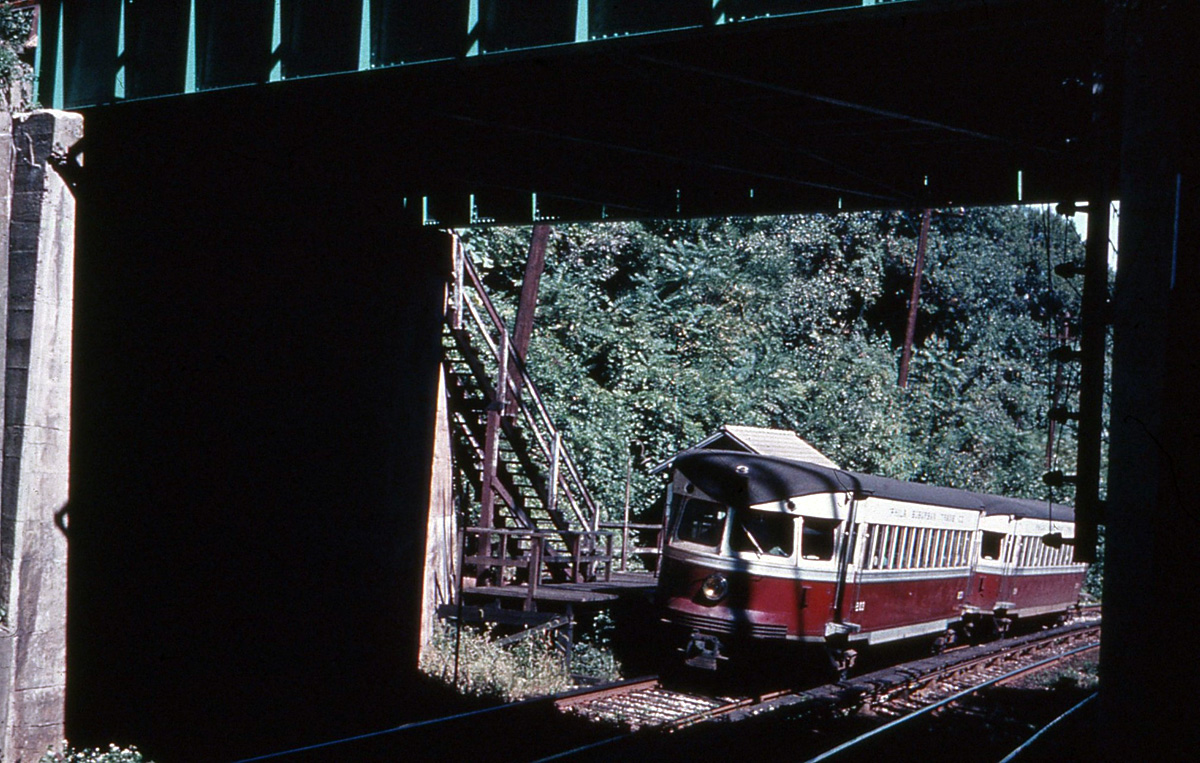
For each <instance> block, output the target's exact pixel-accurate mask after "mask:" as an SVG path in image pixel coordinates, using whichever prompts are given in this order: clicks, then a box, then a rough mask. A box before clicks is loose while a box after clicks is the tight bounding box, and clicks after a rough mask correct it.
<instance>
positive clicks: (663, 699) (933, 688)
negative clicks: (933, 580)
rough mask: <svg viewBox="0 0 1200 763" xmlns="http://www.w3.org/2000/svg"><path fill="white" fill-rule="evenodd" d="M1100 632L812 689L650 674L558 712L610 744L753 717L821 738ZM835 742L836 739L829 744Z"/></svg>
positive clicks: (966, 651) (1009, 644)
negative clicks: (716, 686) (699, 688)
mask: <svg viewBox="0 0 1200 763" xmlns="http://www.w3.org/2000/svg"><path fill="white" fill-rule="evenodd" d="M1098 638H1099V624H1098V621H1097V619H1096V618H1089V617H1086V616H1085V617H1081V618H1078V619H1077V621H1076V622H1074V623H1073V624H1070V625H1067V626H1063V627H1060V628H1055V629H1051V630H1047V631H1042V632H1038V633H1033V634H1028V635H1025V636H1020V637H1016V638H1012V639H1007V640H1004V641H997V642H991V643H987V644H982V645H977V646H970V647H962V648H959V649H955V650H952V651H949V652H946V653H944V654H942V655H939V656H937V657H930V658H926V659H923V660H918V661H916V662H910V663H905V664H902V665H897V666H894V667H889V668H885V669H882V670H878V671H875V672H872V673H867V674H863V675H859V676H855V677H853V678H850V679H848V680H844V681H840V682H838V683H835V684H828V685H825V686H818V687H814V688H810V689H806V690H795V691H794V690H779V691H773V692H768V693H760V694H756V695H754V696H705V695H703V694H699V693H695V692H691V691H682V690H679V689H675V688H671V687H669V686H664V685H663V684H662V682H660V681H659V680H658V679H657V678H654V677H649V678H643V679H638V680H636V681H628V682H625V683H622V684H616V685H610V686H605V687H599V688H597V689H591V690H583V691H579V692H575V693H573V694H571V695H566V696H562V697H559V698H556V699H555V707H556V708H557V710H558V711H559V712H560V713H565V714H570V715H572V716H577V717H580V718H586V719H588V720H591V721H594V722H596V723H598V724H606V725H608V726H610V727H613V728H614V731H616V732H618V733H616V734H614V736H613V737H612V739H611V740H607V741H611V742H616V741H623V742H626V743H628V740H629V739H635V738H637V737H644V736H645V734H646V732H651V733H653V732H658V733H657V734H656V736H659V737H661V736H663V735H666V734H672V733H673V732H676V731H680V730H682V729H685V728H687V727H691V726H699V725H702V724H708V725H711V722H713V721H726V722H734V721H743V720H749V719H759V720H763V721H765V720H767V719H771V720H781V721H786V722H787V723H788V725H789V726H791V727H793V728H794V727H795V724H796V723H797V722H800V723H802V724H803V726H804V728H805V731H806V732H807V733H808V734H809V735H810V736H812V737H814V739H813V741H814V742H815V741H816V739H815V738H816V737H821V736H825V735H826V734H825V731H826V730H827V729H829V728H832V727H833V726H836V725H837V724H838V723H839V721H841V720H843V719H846V718H847V717H854V718H855V719H856V722H857V723H858V724H859V725H863V724H866V725H870V726H874V727H878V726H879V725H880V724H883V723H886V722H890V721H894V720H895V719H900V718H902V717H905V716H908V715H911V714H914V713H920V712H922V711H923V709H925V708H932V707H933V706H935V705H938V704H939V703H945V704H947V705H949V704H951V702H952V701H953V698H954V697H955V696H956V695H963V696H966V695H967V694H969V693H970V692H971V691H973V690H974V689H975V688H977V687H980V686H984V685H990V684H991V685H994V684H996V683H1001V682H1003V681H1006V680H1011V679H1012V678H1013V677H1014V675H1015V674H1016V672H1018V671H1028V670H1031V669H1034V668H1035V666H1036V667H1046V666H1047V665H1048V664H1049V663H1050V662H1051V661H1053V660H1054V659H1057V658H1058V657H1059V656H1062V655H1066V654H1071V653H1075V652H1077V651H1079V650H1080V649H1086V648H1092V647H1094V646H1096V645H1098ZM938 709H939V711H940V708H938ZM651 730H653V731H651ZM621 732H623V733H621ZM634 732H638V733H636V734H635V733H634ZM833 736H837V734H836V733H833V734H832V735H831V736H830V738H831V739H832V737H833ZM843 736H844V732H843ZM832 745H833V742H832V741H830V742H829V743H827V744H826V746H827V747H829V746H832ZM817 752H819V750H817ZM814 754H815V753H814ZM562 757H563V758H568V759H569V758H570V757H571V756H570V755H569V754H564V755H563V756H562ZM556 759H559V758H558V757H556Z"/></svg>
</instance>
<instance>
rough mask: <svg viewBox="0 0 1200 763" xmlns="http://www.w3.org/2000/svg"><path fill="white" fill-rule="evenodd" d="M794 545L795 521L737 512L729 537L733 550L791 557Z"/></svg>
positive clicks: (777, 515) (763, 513)
mask: <svg viewBox="0 0 1200 763" xmlns="http://www.w3.org/2000/svg"><path fill="white" fill-rule="evenodd" d="M795 543H796V518H795V517H793V516H792V515H790V514H781V513H777V512H766V511H738V513H737V515H736V516H735V519H734V526H733V529H732V530H731V532H730V534H729V547H730V548H732V549H733V550H734V551H741V552H754V553H756V554H759V555H764V554H765V555H766V556H783V557H787V556H791V555H792V549H793V546H794V545H795Z"/></svg>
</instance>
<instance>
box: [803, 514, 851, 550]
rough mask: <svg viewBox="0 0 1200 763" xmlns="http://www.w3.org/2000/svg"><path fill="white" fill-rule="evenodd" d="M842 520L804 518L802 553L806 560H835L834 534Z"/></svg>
mask: <svg viewBox="0 0 1200 763" xmlns="http://www.w3.org/2000/svg"><path fill="white" fill-rule="evenodd" d="M839 524H841V520H837V519H817V518H816V517H804V533H803V539H802V540H801V541H800V553H801V554H802V555H803V556H804V558H805V559H817V560H821V561H828V560H830V559H832V558H833V549H834V533H835V532H836V531H837V527H838V525H839Z"/></svg>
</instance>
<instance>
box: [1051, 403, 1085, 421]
mask: <svg viewBox="0 0 1200 763" xmlns="http://www.w3.org/2000/svg"><path fill="white" fill-rule="evenodd" d="M1046 418H1048V419H1050V420H1051V421H1057V422H1058V423H1059V424H1066V423H1067V422H1068V421H1078V420H1079V414H1078V413H1076V412H1075V411H1071V410H1068V409H1067V408H1066V407H1065V406H1061V405H1056V406H1054V407H1053V408H1051V409H1050V410H1049V411H1047V412H1046Z"/></svg>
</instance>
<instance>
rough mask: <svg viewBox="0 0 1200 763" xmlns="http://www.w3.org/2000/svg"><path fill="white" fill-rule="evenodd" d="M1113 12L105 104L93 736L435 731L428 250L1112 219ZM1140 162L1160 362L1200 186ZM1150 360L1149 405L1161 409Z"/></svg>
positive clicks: (72, 642)
mask: <svg viewBox="0 0 1200 763" xmlns="http://www.w3.org/2000/svg"><path fill="white" fill-rule="evenodd" d="M1103 11H1104V8H1103V5H1102V4H1100V3H1098V2H1085V1H1084V0H1062V1H1060V2H1053V3H1046V2H986V3H985V2H979V3H964V2H947V3H939V2H930V3H919V4H917V3H914V4H911V5H905V6H904V7H900V5H897V7H896V8H894V9H887V8H885V9H884V10H883V11H881V12H879V13H875V14H873V15H871V16H869V17H867V16H864V17H862V18H859V17H856V18H855V19H850V18H849V17H848V16H840V15H837V14H829V15H826V16H812V17H807V18H806V19H802V20H781V21H779V22H778V23H765V24H758V25H753V26H752V25H749V24H747V25H729V26H725V27H715V26H714V27H711V28H703V29H699V30H693V31H690V32H687V33H678V34H674V33H664V34H661V35H655V36H646V37H636V38H635V37H630V38H621V39H614V40H607V41H597V42H592V43H588V44H586V45H583V46H580V47H578V48H573V47H571V46H564V47H556V48H547V49H544V50H527V51H521V52H512V53H503V54H495V55H488V56H480V57H477V58H460V59H455V60H450V61H442V62H431V63H425V64H416V65H411V66H400V67H395V68H390V69H380V70H372V71H367V72H360V73H352V74H345V75H331V76H325V77H313V78H309V79H296V80H290V81H284V82H279V83H271V84H262V85H254V86H248V87H238V88H230V89H223V90H213V91H207V92H200V93H197V94H193V95H186V96H178V97H164V98H160V99H148V100H142V101H136V102H134V101H131V102H126V103H119V104H114V105H108V106H99V107H95V108H89V109H86V110H85V117H86V125H87V126H86V134H87V137H86V146H85V154H86V163H85V168H84V169H83V171H82V173H81V175H80V176H79V185H78V189H77V194H78V198H79V238H78V251H77V259H78V262H77V270H76V272H77V281H78V283H77V287H76V335H75V336H76V339H75V341H76V346H75V353H74V355H75V373H74V378H73V383H74V401H73V406H74V408H73V416H74V432H73V437H72V475H71V481H72V484H71V505H70V517H71V520H70V532H71V539H70V554H71V558H70V575H71V579H70V588H69V607H70V615H69V623H70V624H69V629H70V633H69V643H68V654H69V663H68V670H69V673H68V675H69V678H68V719H67V720H68V733H69V735H70V736H71V738H72V740H73V741H74V742H76V743H79V744H101V745H104V744H107V743H108V742H109V741H118V742H133V743H137V744H139V745H142V746H143V747H145V748H148V751H149V752H150V754H151V755H153V756H156V757H157V758H159V759H164V760H165V759H181V760H183V759H231V758H235V757H238V756H242V755H252V754H256V753H267V752H271V751H274V750H278V749H283V748H287V747H291V746H297V745H300V744H305V743H312V742H320V741H323V740H325V739H331V738H335V737H339V736H345V735H351V734H354V733H363V732H369V731H374V730H377V729H381V728H387V727H390V726H394V725H396V724H397V723H399V722H401V721H403V720H406V719H412V718H417V717H421V716H422V715H428V714H432V713H435V712H436V711H437V709H436V707H435V706H434V705H433V704H432V703H431V702H429V701H428V699H427V697H428V695H427V693H426V692H425V691H424V690H422V689H421V688H420V687H421V683H420V682H419V680H418V679H417V674H416V671H415V668H414V667H413V666H414V665H415V655H416V643H417V635H418V634H417V629H418V623H419V617H418V606H419V605H418V599H419V594H418V592H419V591H420V585H421V581H422V569H421V565H422V561H423V556H424V554H423V553H422V548H421V546H422V544H423V539H422V538H421V537H420V533H421V528H423V527H424V513H425V510H426V504H427V500H428V490H429V482H428V475H429V463H430V451H431V447H432V446H431V442H432V435H431V432H432V429H433V426H434V419H433V411H434V405H433V402H434V399H435V397H436V390H437V382H436V380H437V373H438V370H437V364H438V358H439V346H438V332H439V330H440V323H439V321H440V318H441V309H442V303H441V298H442V285H443V280H444V274H445V269H446V267H447V265H448V261H447V260H446V259H445V257H446V250H445V249H443V248H441V245H440V244H439V242H438V241H437V240H436V237H433V238H431V236H432V235H433V233H434V231H433V230H431V229H430V228H429V227H424V228H423V227H422V226H423V224H424V225H425V226H430V225H433V224H436V225H439V226H448V225H462V224H469V223H488V222H498V223H501V222H502V223H527V222H530V221H533V220H553V219H564V220H566V219H570V220H600V219H612V218H637V217H660V216H698V215H717V214H720V215H729V214H765V213H775V212H805V211H820V210H835V209H838V208H839V206H840V207H841V208H845V209H855V208H869V207H878V208H887V207H900V208H915V207H922V206H942V205H958V204H961V205H976V204H1002V203H1013V202H1017V201H1059V200H1068V199H1083V198H1087V197H1088V196H1090V195H1091V193H1092V189H1093V187H1094V183H1095V179H1096V175H1095V168H1094V164H1093V163H1094V161H1095V160H1096V153H1095V146H1094V144H1093V142H1092V140H1093V136H1092V135H1091V133H1090V130H1091V120H1092V112H1093V108H1094V101H1093V99H1092V88H1091V84H1092V72H1093V71H1094V70H1095V67H1096V66H1097V65H1098V62H1100V61H1101V59H1102V43H1103V39H1102V38H1103V34H1102V27H1103V21H1104V18H1103V16H1104V13H1103ZM864 13H865V12H864ZM863 19H866V20H863ZM1155 71H1160V70H1155ZM1174 92H1175V91H1174V90H1171V88H1170V87H1168V88H1167V89H1166V90H1164V91H1162V92H1159V93H1158V94H1157V95H1155V94H1154V93H1153V92H1151V95H1150V96H1149V97H1148V100H1147V101H1146V102H1147V103H1149V104H1151V105H1157V106H1158V107H1160V108H1162V109H1168V110H1169V109H1170V108H1176V107H1175V106H1168V101H1169V99H1168V98H1166V97H1164V93H1165V94H1166V95H1170V94H1172V93H1174ZM1172 113H1174V114H1176V116H1178V115H1179V114H1188V113H1192V112H1187V111H1186V110H1179V111H1176V112H1172ZM1173 118H1174V117H1173ZM1180 121H1182V118H1180ZM1171 129H1175V128H1171ZM1151 132H1152V131H1151ZM1168 132H1170V130H1168ZM1177 133H1178V131H1176V132H1175V133H1171V134H1172V135H1176V137H1178V135H1177ZM1146 135H1151V133H1150V132H1147V133H1146ZM1151 137H1153V136H1152V135H1151ZM1151 137H1147V138H1145V139H1144V140H1143V144H1142V145H1143V151H1144V152H1146V153H1153V151H1152V150H1150V149H1145V148H1144V146H1145V145H1148V143H1147V142H1148V141H1150V140H1151ZM1101 158H1102V159H1104V160H1106V161H1107V162H1111V163H1112V164H1109V165H1108V166H1110V167H1115V161H1116V156H1115V155H1114V154H1110V155H1108V156H1104V157H1101ZM1140 166H1141V167H1144V168H1152V171H1150V170H1147V171H1146V172H1144V173H1142V175H1140V176H1139V181H1140V182H1141V186H1140V187H1141V188H1143V191H1142V192H1140V193H1141V194H1142V196H1143V197H1144V198H1145V199H1147V200H1148V201H1147V206H1145V207H1144V211H1143V212H1142V213H1140V214H1142V218H1141V219H1143V220H1144V221H1145V224H1146V225H1147V226H1149V227H1150V228H1153V233H1154V235H1156V236H1158V237H1157V238H1155V239H1154V246H1153V251H1154V252H1156V253H1157V254H1156V255H1155V256H1156V257H1157V258H1158V259H1154V260H1149V259H1145V260H1140V261H1133V260H1131V261H1133V262H1151V261H1152V264H1153V265H1154V266H1153V267H1152V268H1149V269H1148V270H1147V269H1146V268H1142V270H1141V271H1139V270H1138V268H1137V267H1134V268H1133V270H1131V271H1130V273H1131V274H1132V276H1133V280H1132V281H1130V283H1135V284H1136V283H1138V280H1137V279H1138V278H1142V279H1143V281H1142V282H1141V283H1142V286H1139V287H1138V289H1141V291H1137V290H1135V291H1134V292H1131V293H1135V294H1145V295H1149V296H1147V297H1146V299H1147V300H1156V301H1157V302H1156V303H1157V304H1159V305H1161V306H1163V309H1162V311H1161V313H1159V314H1156V315H1158V316H1159V317H1158V318H1156V319H1155V320H1156V321H1158V322H1157V323H1154V322H1150V323H1145V322H1139V316H1138V314H1137V308H1136V307H1130V309H1129V310H1128V311H1127V312H1126V313H1125V316H1126V317H1125V320H1126V322H1127V323H1128V324H1129V325H1134V324H1136V325H1138V326H1142V324H1143V323H1145V327H1144V328H1139V329H1138V331H1141V332H1143V333H1142V334H1138V333H1137V332H1134V333H1131V334H1129V335H1128V336H1129V337H1130V338H1129V339H1127V340H1125V341H1126V346H1128V347H1135V348H1136V350H1137V352H1139V353H1142V354H1144V355H1154V353H1156V352H1157V353H1158V355H1154V357H1155V358H1158V360H1159V361H1161V356H1162V352H1161V350H1162V347H1161V345H1162V342H1163V341H1164V340H1163V338H1162V337H1163V336H1165V332H1162V331H1159V332H1158V333H1155V329H1154V328H1153V327H1154V326H1162V325H1165V323H1164V322H1165V321H1166V318H1165V317H1163V314H1165V310H1166V308H1165V305H1166V302H1167V297H1166V296H1164V295H1165V294H1168V293H1169V289H1168V288H1167V287H1165V286H1163V278H1164V276H1163V273H1164V272H1165V271H1164V270H1163V267H1162V263H1163V262H1164V261H1165V262H1168V263H1169V262H1170V257H1169V256H1168V255H1169V253H1170V252H1171V245H1170V235H1169V231H1170V230H1171V225H1172V220H1173V219H1174V220H1175V225H1176V226H1177V228H1176V229H1177V230H1178V225H1179V223H1178V220H1179V219H1180V217H1179V214H1178V206H1177V205H1176V206H1173V202H1172V200H1173V199H1176V198H1177V197H1175V196H1174V195H1173V189H1175V188H1176V179H1175V177H1174V175H1173V174H1171V173H1173V172H1174V170H1173V169H1170V168H1167V169H1163V168H1161V167H1158V166H1157V165H1155V164H1154V161H1153V159H1146V160H1144V161H1143V162H1142V164H1141V165H1140ZM1164 166H1165V165H1164ZM1172 166H1174V165H1172ZM1164 172H1165V173H1167V174H1165V175H1164V174H1163V173H1164ZM1127 187H1129V188H1134V186H1127ZM1187 187H1189V188H1190V187H1193V186H1187ZM1145 188H1150V189H1152V191H1151V192H1145V191H1144V189H1145ZM1189 209H1191V208H1187V207H1185V209H1184V214H1183V217H1182V219H1183V230H1184V232H1185V234H1186V233H1187V231H1194V230H1195V227H1196V223H1195V220H1196V219H1198V216H1197V215H1196V214H1193V213H1192V212H1194V210H1192V212H1189ZM1173 215H1174V216H1173ZM1164 231H1166V232H1167V233H1165V234H1164V233H1163V232H1164ZM1184 240H1186V241H1191V240H1194V239H1191V238H1185V239H1184ZM1176 243H1178V240H1176ZM1164 253H1165V254H1164ZM1123 254H1124V253H1123ZM1164 256H1166V257H1167V258H1166V260H1163V257H1164ZM1167 270H1170V269H1169V268H1168V269H1167ZM1178 272H1179V278H1180V279H1183V280H1181V283H1184V284H1185V285H1186V286H1187V287H1188V288H1191V289H1193V291H1194V285H1195V282H1196V276H1195V273H1194V271H1193V270H1190V269H1187V268H1184V267H1182V266H1181V267H1180V269H1179V271H1178ZM1146 274H1148V275H1146ZM1147 278H1148V279H1149V282H1147V281H1146V280H1145V279H1147ZM1156 279H1157V280H1156ZM1147 283H1148V285H1147ZM1189 293H1192V292H1189ZM1136 299H1137V298H1135V303H1132V304H1137V303H1136ZM1127 304H1131V303H1128V301H1127ZM1194 313H1195V309H1194V307H1193V308H1191V311H1190V312H1189V311H1188V308H1186V307H1185V308H1184V311H1183V313H1182V314H1181V315H1182V317H1179V316H1176V317H1174V318H1172V319H1171V320H1173V321H1176V323H1175V324H1173V326H1174V327H1175V329H1174V330H1177V331H1180V332H1181V333H1180V335H1181V336H1189V335H1191V336H1194V332H1192V333H1191V334H1189V333H1188V332H1189V331H1190V330H1191V328H1190V327H1191V326H1192V325H1193V324H1194V323H1195V318H1196V316H1195V314H1194ZM1189 321H1191V323H1189ZM1155 342H1157V344H1155ZM1135 354H1136V353H1135ZM1131 357H1132V356H1131ZM1119 360H1120V359H1118V361H1119ZM1139 362H1140V361H1138V360H1137V359H1136V358H1134V360H1133V362H1131V363H1129V364H1127V366H1126V367H1127V368H1129V367H1135V366H1137V363H1139ZM1156 362H1158V361H1156ZM1183 362H1184V361H1180V363H1181V364H1182V363H1183ZM1146 367H1147V368H1150V371H1151V373H1150V375H1149V376H1148V377H1146V378H1145V379H1142V378H1140V377H1139V378H1133V377H1130V379H1129V382H1128V385H1127V386H1128V387H1129V388H1130V389H1138V390H1157V389H1160V388H1161V384H1162V378H1163V377H1162V371H1161V366H1153V365H1152V364H1151V365H1147V366H1146ZM1179 367H1180V368H1183V367H1184V366H1183V365H1180V366H1179ZM1155 385H1160V386H1155ZM1139 394H1142V395H1143V397H1145V400H1141V399H1140V398H1139V400H1140V403H1139V404H1141V403H1144V404H1145V406H1146V407H1147V408H1148V409H1152V410H1151V414H1148V415H1149V418H1147V417H1146V416H1142V418H1140V419H1138V420H1139V421H1149V422H1150V425H1151V426H1157V425H1158V424H1157V423H1156V422H1159V421H1160V419H1159V418H1156V417H1158V416H1160V414H1161V411H1160V406H1161V405H1164V404H1165V403H1163V402H1162V401H1161V400H1159V399H1158V398H1157V397H1155V396H1154V395H1151V394H1150V393H1139ZM1119 403H1120V401H1118V400H1114V406H1116V405H1118V404H1119ZM1193 407H1194V403H1193ZM1139 415H1140V414H1139ZM1194 418H1195V417H1192V420H1194ZM1123 420H1128V419H1123ZM1130 426H1132V425H1130ZM1179 426H1182V424H1180V425H1179ZM1188 442H1190V440H1189V441H1188ZM1143 455H1144V454H1143ZM1185 457H1186V458H1190V459H1192V460H1191V461H1189V462H1188V463H1194V461H1195V452H1194V446H1193V450H1192V451H1186V452H1184V453H1183V454H1181V455H1180V458H1185ZM1141 463H1145V461H1144V459H1142V460H1140V461H1139V464H1141ZM1138 468H1139V469H1141V468H1142V467H1141V466H1139V467H1138ZM1180 473H1181V474H1182V473H1183V471H1180ZM1188 473H1193V472H1188ZM1127 476H1128V475H1127ZM1131 479H1132V478H1131ZM1137 479H1141V480H1143V481H1145V480H1149V481H1150V482H1151V483H1153V484H1156V483H1154V480H1156V479H1157V474H1156V473H1155V472H1153V470H1150V469H1144V470H1143V471H1142V472H1141V473H1139V475H1137ZM1126 484H1131V483H1130V482H1129V481H1128V480H1127V483H1126ZM1126 492H1127V494H1131V493H1130V491H1129V490H1127V491H1126ZM1149 492H1150V493H1152V492H1153V489H1151V490H1150V491H1149ZM1130 516H1131V517H1133V518H1132V519H1130V520H1129V521H1128V522H1127V524H1134V523H1136V521H1137V519H1136V517H1135V516H1134V515H1133V514H1131V515H1130ZM1142 530H1143V531H1146V532H1148V531H1149V530H1147V529H1146V528H1144V527H1143V528H1142ZM1155 531H1156V532H1162V533H1167V534H1169V531H1168V530H1167V529H1165V528H1160V529H1158V530H1155ZM1179 542H1182V541H1179ZM1110 548H1111V546H1110ZM1125 558H1126V560H1127V566H1130V565H1132V566H1133V567H1137V568H1138V569H1137V570H1134V573H1136V574H1144V575H1146V576H1149V575H1150V574H1151V572H1152V570H1149V569H1148V568H1147V567H1146V565H1145V564H1142V563H1141V562H1140V561H1139V560H1138V559H1137V547H1136V546H1135V545H1132V544H1131V546H1130V547H1129V551H1128V553H1127V554H1126V557H1125ZM1178 558H1179V559H1181V560H1182V559H1184V558H1185V557H1184V552H1183V551H1181V552H1180V554H1179V555H1178ZM1139 565H1141V566H1139ZM1131 579H1137V580H1141V581H1142V582H1140V583H1138V585H1139V586H1142V585H1143V584H1145V583H1146V579H1144V578H1137V577H1136V575H1133V574H1131ZM1147 588H1149V585H1146V586H1145V587H1139V588H1138V590H1146V589H1147ZM1171 590H1174V591H1175V593H1171ZM1175 594H1178V596H1177V597H1176V598H1177V599H1179V600H1182V599H1185V598H1186V597H1187V594H1188V592H1187V591H1186V590H1176V589H1170V590H1167V591H1164V592H1162V594H1161V596H1160V600H1161V601H1162V602H1166V601H1168V598H1169V597H1170V596H1175ZM1164 609H1165V607H1164ZM1128 611H1129V612H1130V614H1129V619H1130V620H1131V621H1132V619H1133V618H1135V617H1136V615H1135V614H1134V613H1133V612H1134V609H1133V605H1132V604H1131V605H1130V608H1129V610H1128ZM1146 620H1147V621H1150V620H1151V619H1150V618H1146ZM1126 654H1130V655H1133V654H1136V650H1134V649H1129V650H1128V651H1127V652H1126ZM1152 667H1153V669H1155V670H1158V669H1159V668H1161V667H1162V666H1158V665H1155V666H1152ZM1138 669H1139V665H1136V664H1135V665H1131V666H1130V667H1128V668H1127V674H1128V675H1130V676H1135V675H1136V674H1137V671H1138ZM1162 672H1165V671H1162ZM1183 674H1184V672H1183V671H1180V672H1179V675H1183ZM1131 696H1133V695H1131ZM1138 696H1141V695H1138ZM1138 701H1141V700H1138ZM1146 706H1147V707H1152V705H1150V704H1147V705H1146ZM1147 712H1149V711H1147ZM217 729H220V731H216V730H217Z"/></svg>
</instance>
